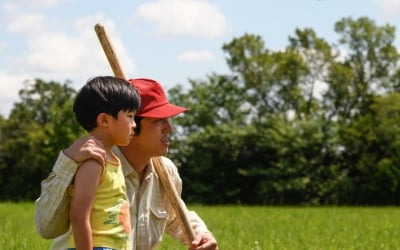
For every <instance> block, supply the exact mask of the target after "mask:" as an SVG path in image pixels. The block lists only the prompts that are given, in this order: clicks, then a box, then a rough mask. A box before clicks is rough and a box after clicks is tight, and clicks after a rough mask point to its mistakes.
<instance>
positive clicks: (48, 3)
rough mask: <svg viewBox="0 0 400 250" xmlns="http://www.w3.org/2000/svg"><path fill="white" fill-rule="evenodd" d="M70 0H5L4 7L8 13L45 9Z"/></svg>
mask: <svg viewBox="0 0 400 250" xmlns="http://www.w3.org/2000/svg"><path fill="white" fill-rule="evenodd" d="M67 1H70V0H3V4H2V6H3V8H4V10H6V11H7V12H8V13H12V12H17V11H19V10H21V9H28V8H29V9H43V8H49V7H54V6H57V5H59V4H60V3H62V2H67Z"/></svg>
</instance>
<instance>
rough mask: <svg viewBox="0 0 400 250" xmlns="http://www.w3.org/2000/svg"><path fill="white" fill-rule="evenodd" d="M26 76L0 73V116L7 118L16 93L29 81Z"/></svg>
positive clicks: (15, 99)
mask: <svg viewBox="0 0 400 250" xmlns="http://www.w3.org/2000/svg"><path fill="white" fill-rule="evenodd" d="M29 79H30V77H29V76H28V75H19V76H15V75H11V74H9V73H7V72H5V71H0V83H1V84H0V93H1V98H0V114H1V115H3V116H6V117H7V116H8V115H9V112H10V110H11V108H12V105H13V103H15V102H16V101H17V99H18V92H19V90H20V89H22V87H23V82H24V81H26V80H29Z"/></svg>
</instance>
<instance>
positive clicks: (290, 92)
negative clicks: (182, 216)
mask: <svg viewBox="0 0 400 250" xmlns="http://www.w3.org/2000/svg"><path fill="white" fill-rule="evenodd" d="M335 31H336V32H337V33H338V35H339V39H338V42H337V43H336V44H329V43H328V42H327V41H325V40H324V39H322V38H319V37H318V36H317V35H316V33H315V32H314V31H313V30H312V29H309V28H305V29H296V31H295V34H294V35H293V36H291V37H289V45H288V46H287V48H286V49H284V50H281V51H271V50H269V49H268V48H266V47H265V44H264V41H263V40H262V38H261V37H259V36H257V35H251V34H244V35H243V36H242V37H239V38H234V39H233V40H232V41H231V42H229V43H227V44H224V46H223V50H224V51H225V52H226V54H227V56H226V61H227V64H228V66H229V67H230V69H231V71H232V74H231V75H218V74H216V73H214V74H212V75H209V76H207V79H206V80H198V81H194V80H191V81H190V84H191V88H189V89H187V90H184V89H183V87H182V86H176V87H175V88H173V89H171V90H170V92H169V94H170V96H171V100H172V101H173V102H176V103H179V104H182V105H183V106H188V107H190V112H188V113H187V114H186V115H185V116H183V117H179V118H177V119H176V125H178V129H177V132H176V134H175V138H177V139H179V142H178V143H177V144H175V145H174V147H175V148H176V149H175V150H174V151H172V152H171V154H172V158H173V159H175V160H176V161H177V162H178V164H179V165H180V166H182V168H181V169H180V171H181V173H182V176H183V181H184V183H185V189H184V195H185V197H186V198H187V199H188V200H189V201H193V202H200V203H213V204H218V203H226V202H228V203H245V204H398V203H399V199H398V198H397V197H398V195H399V193H398V191H397V190H398V189H399V186H398V180H399V177H400V176H399V170H400V167H399V166H400V165H399V158H398V155H399V154H398V153H399V149H400V148H399V141H398V134H399V132H400V131H398V125H399V122H400V117H399V115H398V114H399V112H398V106H399V104H400V99H399V98H398V95H399V94H398V93H397V92H395V91H396V90H398V86H399V84H398V83H399V80H398V79H396V77H397V78H398V76H399V72H400V68H399V54H398V52H397V50H396V48H395V47H394V45H393V41H394V39H395V29H394V27H393V26H390V25H384V26H378V25H376V24H375V22H374V21H372V20H370V19H368V18H364V17H362V18H359V19H357V20H354V19H352V18H343V19H342V20H339V21H338V22H337V23H336V24H335Z"/></svg>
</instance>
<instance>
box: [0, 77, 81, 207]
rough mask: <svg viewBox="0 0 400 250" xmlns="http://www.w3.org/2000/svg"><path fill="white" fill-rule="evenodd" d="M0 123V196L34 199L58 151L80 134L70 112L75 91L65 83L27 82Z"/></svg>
mask: <svg viewBox="0 0 400 250" xmlns="http://www.w3.org/2000/svg"><path fill="white" fill-rule="evenodd" d="M24 84H25V88H24V89H22V90H21V91H20V92H19V95H20V98H21V101H20V102H18V103H15V105H14V107H13V109H12V110H11V113H10V116H9V118H8V119H6V120H5V121H4V123H2V126H1V131H2V133H1V139H2V143H1V145H0V186H1V187H2V189H1V190H0V197H1V199H2V200H21V199H29V200H31V199H34V198H37V197H38V195H39V193H40V181H41V180H42V179H44V178H45V176H46V175H47V174H48V173H49V172H50V168H51V166H52V165H53V163H54V161H55V159H56V157H57V154H58V152H59V151H60V150H61V149H63V148H65V147H66V146H67V145H69V144H70V143H71V142H72V141H73V140H75V139H76V138H77V136H79V134H80V133H81V132H82V130H81V129H80V127H79V126H78V124H77V123H76V122H75V119H74V116H73V113H72V102H73V99H72V98H73V96H74V94H75V90H74V89H72V88H71V87H69V86H68V84H69V83H68V82H67V83H64V84H62V85H61V84H59V83H56V82H44V81H42V80H40V79H36V80H35V81H33V82H31V81H27V82H25V83H24Z"/></svg>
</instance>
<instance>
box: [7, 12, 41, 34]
mask: <svg viewBox="0 0 400 250" xmlns="http://www.w3.org/2000/svg"><path fill="white" fill-rule="evenodd" d="M45 24H46V17H45V16H43V15H41V14H36V13H30V14H25V15H21V16H18V17H16V18H14V19H12V20H10V22H9V23H8V25H7V31H9V32H14V33H39V32H42V31H44V30H45Z"/></svg>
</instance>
